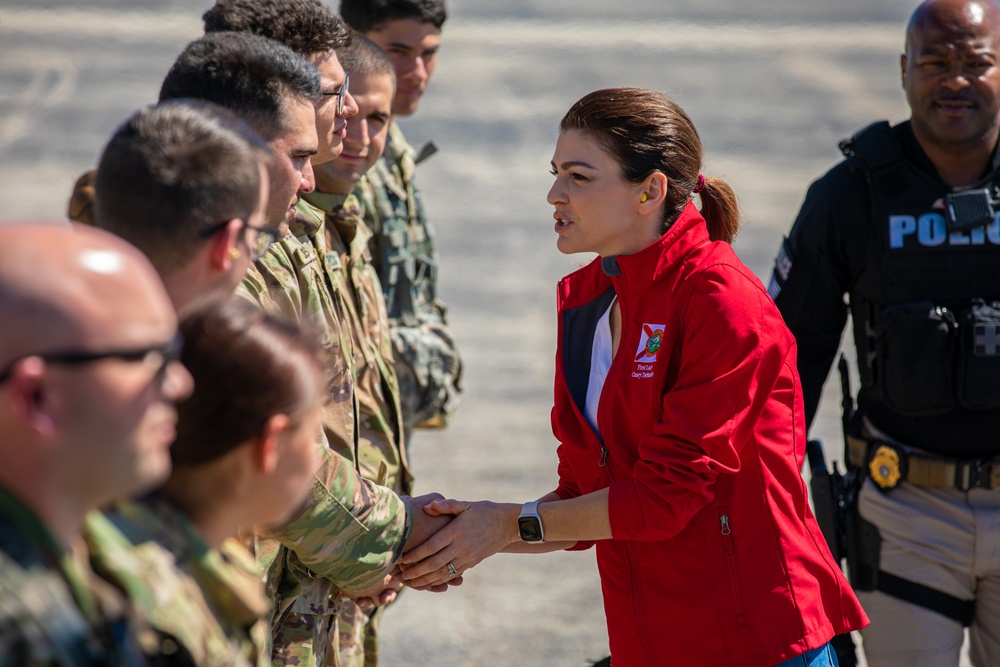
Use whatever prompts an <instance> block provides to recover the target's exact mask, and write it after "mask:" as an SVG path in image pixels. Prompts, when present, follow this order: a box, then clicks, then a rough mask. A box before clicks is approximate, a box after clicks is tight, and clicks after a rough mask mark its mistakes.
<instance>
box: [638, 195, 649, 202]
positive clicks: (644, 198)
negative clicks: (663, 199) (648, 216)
mask: <svg viewBox="0 0 1000 667" xmlns="http://www.w3.org/2000/svg"><path fill="white" fill-rule="evenodd" d="M647 199H648V197H647V196H646V193H645V192H643V193H642V199H640V200H639V203H640V204H645V203H646V200H647Z"/></svg>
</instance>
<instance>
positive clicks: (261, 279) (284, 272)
mask: <svg viewBox="0 0 1000 667" xmlns="http://www.w3.org/2000/svg"><path fill="white" fill-rule="evenodd" d="M316 231H318V229H317V228H315V227H308V226H306V225H305V223H304V221H301V220H299V221H297V222H295V223H293V224H292V226H291V233H289V234H285V236H284V237H283V238H281V239H280V240H278V241H276V242H274V243H272V244H271V247H270V248H268V251H267V253H265V254H264V256H263V257H262V258H261V259H260V260H258V261H257V263H256V264H255V265H254V266H253V267H251V269H250V271H248V273H247V275H246V276H245V277H244V279H243V282H242V283H241V284H240V285H239V287H238V288H237V294H238V295H240V296H243V297H245V298H249V299H250V300H251V301H254V302H255V303H257V304H258V305H260V306H261V307H262V308H264V309H265V310H267V311H269V312H271V313H272V314H275V315H280V316H283V317H285V318H287V319H290V320H292V321H295V322H300V323H302V324H303V325H304V326H306V327H307V328H308V329H310V330H311V331H312V332H313V333H314V334H315V335H316V336H317V338H318V339H319V341H320V343H321V344H322V345H323V348H324V350H325V352H326V355H325V359H324V362H325V363H324V366H325V370H326V382H327V397H328V400H327V404H326V406H325V408H324V413H323V431H324V432H325V434H326V438H327V441H328V444H329V446H331V447H333V449H334V450H335V451H337V452H338V453H339V454H341V455H342V456H344V457H346V458H347V459H349V460H350V461H352V462H354V459H355V439H356V438H355V433H354V418H355V412H356V411H357V406H356V404H355V401H356V400H357V399H356V396H355V392H354V368H353V367H352V365H351V364H352V360H353V357H352V356H351V355H350V353H349V352H350V350H351V348H352V347H353V343H352V341H351V338H350V332H349V331H348V329H347V328H346V327H345V326H344V324H343V323H344V321H345V315H344V311H343V308H342V307H341V304H340V303H339V301H338V300H337V298H336V297H335V295H334V294H333V292H332V291H331V290H330V289H329V287H328V286H327V283H326V276H325V275H324V271H323V262H322V258H321V256H320V255H319V254H318V253H317V252H316V250H315V248H314V247H313V244H312V242H311V241H310V239H309V236H308V235H309V233H310V232H313V233H315V232H316ZM300 239H303V240H300ZM303 241H304V242H303Z"/></svg>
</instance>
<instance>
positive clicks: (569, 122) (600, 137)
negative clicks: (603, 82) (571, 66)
mask: <svg viewBox="0 0 1000 667" xmlns="http://www.w3.org/2000/svg"><path fill="white" fill-rule="evenodd" d="M559 129H560V130H561V131H563V132H565V131H566V130H581V131H583V132H586V133H588V134H590V135H591V136H593V137H594V138H595V139H596V140H597V141H599V142H600V143H601V144H602V145H603V146H604V148H605V149H606V150H607V151H608V153H609V154H610V155H611V156H612V157H614V158H615V159H616V160H617V161H618V163H619V164H620V165H621V169H622V176H623V177H624V178H625V180H627V181H631V182H633V183H641V182H642V181H644V180H645V179H646V178H648V177H649V175H650V174H652V173H654V172H657V171H659V172H661V173H662V174H664V175H665V176H666V177H667V180H668V181H669V185H668V187H667V198H666V203H665V204H664V207H663V229H664V231H666V230H667V229H669V228H670V226H671V225H672V224H673V223H674V221H675V220H676V219H677V216H679V215H680V214H681V211H683V210H684V207H685V206H687V204H688V202H689V201H691V197H692V194H693V193H694V190H695V188H696V186H697V185H698V176H699V174H700V172H701V161H702V147H701V138H700V137H699V136H698V131H697V130H695V127H694V123H692V122H691V119H690V118H689V117H688V115H687V113H685V112H684V109H682V108H681V107H680V106H678V104H677V103H676V102H674V101H673V100H672V99H670V98H669V97H667V96H666V95H663V94H662V93H657V92H655V91H652V90H646V89H645V88H608V89H605V90H598V91H595V92H593V93H590V94H589V95H586V96H585V97H583V98H582V99H580V100H579V101H578V102H577V103H576V104H574V105H573V106H572V107H571V108H570V110H569V111H568V112H566V115H565V116H564V117H563V119H562V122H561V123H560V124H559ZM701 202H702V216H703V217H704V218H705V222H706V223H707V224H708V233H709V236H710V237H711V239H712V240H713V241H726V242H727V243H731V242H732V240H733V238H734V237H735V236H736V231H737V229H738V228H739V222H740V212H739V205H738V203H737V201H736V195H735V194H734V193H733V190H732V188H730V187H729V185H727V184H726V183H725V181H722V180H721V179H718V178H706V179H705V186H704V190H702V192H701Z"/></svg>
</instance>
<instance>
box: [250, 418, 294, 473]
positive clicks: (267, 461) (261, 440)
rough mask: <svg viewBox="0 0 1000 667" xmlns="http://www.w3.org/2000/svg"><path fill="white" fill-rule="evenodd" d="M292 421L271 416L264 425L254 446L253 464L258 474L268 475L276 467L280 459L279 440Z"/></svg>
mask: <svg viewBox="0 0 1000 667" xmlns="http://www.w3.org/2000/svg"><path fill="white" fill-rule="evenodd" d="M291 425H292V420H291V419H289V417H288V415H281V414H279V415H271V418H270V419H268V420H267V423H266V424H264V430H262V431H261V433H260V435H259V436H257V442H256V444H255V446H254V463H255V465H256V466H257V470H258V472H261V473H263V474H265V475H270V474H271V473H273V472H274V471H275V469H276V468H277V467H278V459H280V458H281V452H280V449H281V438H282V437H283V436H284V435H285V433H287V432H288V430H289V429H290V428H291Z"/></svg>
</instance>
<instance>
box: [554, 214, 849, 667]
mask: <svg viewBox="0 0 1000 667" xmlns="http://www.w3.org/2000/svg"><path fill="white" fill-rule="evenodd" d="M614 295H617V296H618V299H619V303H620V305H621V314H622V322H623V324H622V335H621V343H620V346H619V349H618V354H617V355H616V356H615V359H614V362H613V364H612V366H611V370H610V372H609V373H608V378H607V382H606V384H605V388H604V392H603V394H602V397H601V402H600V406H599V408H598V413H597V414H598V423H599V425H600V430H601V433H602V434H603V445H602V442H601V439H600V438H599V437H598V436H597V434H596V433H595V432H594V430H593V429H592V428H591V427H590V425H589V423H588V422H587V419H586V417H585V416H584V412H583V406H584V404H585V403H584V402H585V399H586V392H587V379H588V377H589V374H590V356H591V348H592V341H593V334H594V329H595V326H596V323H597V320H598V318H599V317H600V316H601V314H603V312H604V311H605V310H606V309H607V306H608V304H609V303H610V301H611V298H612V296H614ZM557 299H558V306H559V350H558V354H557V358H556V391H555V408H554V409H553V412H552V423H553V429H554V432H555V435H556V438H557V439H558V440H559V442H560V443H561V444H560V446H559V487H558V489H556V493H557V494H558V495H559V496H561V497H563V498H571V497H575V496H579V495H581V494H585V493H589V492H591V491H595V490H597V489H602V488H605V487H610V491H609V500H608V505H609V511H610V515H611V531H612V534H613V535H614V539H612V540H604V541H600V542H598V543H597V560H598V566H599V568H600V572H601V584H602V588H603V591H604V605H605V612H606V614H607V619H608V633H609V636H610V640H611V654H612V658H613V660H614V665H615V667H633V666H640V665H649V666H659V665H678V666H681V667H691V666H694V665H741V666H746V667H751V666H752V667H757V666H759V667H770V666H771V665H775V664H777V663H779V662H782V661H783V660H787V659H789V658H791V657H793V656H795V655H798V654H800V653H804V652H805V651H807V650H810V649H813V648H816V647H818V646H821V645H823V644H824V643H826V642H827V641H829V640H830V638H831V637H832V636H833V635H834V634H835V633H838V634H839V633H842V632H847V631H850V630H856V629H860V628H861V627H863V626H865V625H867V623H868V619H867V617H866V616H865V613H864V611H863V610H862V609H861V606H860V605H859V604H858V601H857V599H856V598H855V597H854V594H853V592H852V591H851V589H850V586H849V585H848V583H847V581H846V580H845V578H844V576H843V574H842V573H841V571H840V568H839V567H838V566H837V564H836V563H835V562H834V560H833V557H832V556H831V555H830V552H829V550H828V549H827V546H826V543H825V541H824V540H823V536H822V534H821V533H820V530H819V527H818V525H817V524H816V521H815V519H814V518H813V515H812V512H811V511H810V509H809V505H808V503H807V495H806V487H805V482H804V481H803V479H802V476H801V474H800V470H801V469H802V463H803V456H804V454H805V433H806V431H805V422H804V416H803V411H802V392H801V388H800V386H799V379H798V375H797V373H796V370H795V341H794V340H793V338H792V335H791V334H790V333H789V331H788V329H787V328H786V327H785V324H784V322H783V321H782V319H781V316H780V315H779V314H778V310H777V309H776V308H775V306H774V304H773V303H772V301H771V299H770V298H769V297H768V295H767V292H766V290H765V289H764V287H763V286H762V285H761V284H760V281H758V280H757V278H756V277H755V276H754V275H753V274H752V273H751V272H750V270H749V269H747V268H746V267H745V266H744V265H743V263H742V262H740V260H739V259H738V258H737V257H736V255H735V253H734V252H733V250H732V248H731V247H730V246H729V245H728V244H726V243H720V242H711V241H710V240H709V238H708V230H707V229H706V226H705V221H704V220H703V219H702V217H701V215H700V214H699V213H698V211H697V209H696V208H695V207H694V205H692V204H689V205H688V207H687V208H686V209H685V210H684V212H683V213H682V215H681V216H680V218H679V219H678V220H677V222H676V223H675V224H674V225H673V226H672V227H671V228H670V230H669V231H668V232H667V233H666V234H665V235H664V236H663V237H661V238H660V239H659V240H658V241H656V242H655V243H654V244H653V245H651V246H649V247H647V248H645V249H644V250H642V251H640V252H638V253H636V254H634V255H629V256H621V257H617V258H616V257H607V258H603V259H601V258H598V259H596V260H594V261H593V262H592V263H591V264H589V265H588V266H586V267H584V268H582V269H580V270H579V271H576V272H574V273H572V274H570V275H569V276H567V277H566V278H564V279H563V280H562V281H561V282H560V283H559V289H558V297H557ZM589 546H590V544H583V543H581V544H579V545H577V548H586V547H589Z"/></svg>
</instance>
